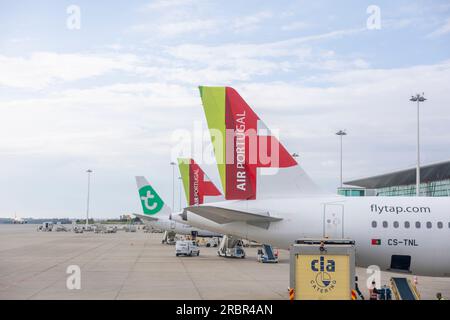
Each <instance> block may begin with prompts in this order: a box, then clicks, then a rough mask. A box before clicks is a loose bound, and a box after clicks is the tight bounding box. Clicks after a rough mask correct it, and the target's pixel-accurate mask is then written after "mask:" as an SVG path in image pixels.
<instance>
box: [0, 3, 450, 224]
mask: <svg viewBox="0 0 450 320" xmlns="http://www.w3.org/2000/svg"><path fill="white" fill-rule="evenodd" d="M70 5H76V6H78V7H79V8H80V12H81V15H80V18H81V20H80V21H81V22H80V23H81V24H80V26H81V28H80V29H79V30H78V29H77V30H70V29H68V28H67V26H66V21H67V19H68V17H69V14H68V13H67V12H66V10H67V8H68V7H69V6H70ZM370 5H376V6H378V7H379V8H380V13H381V15H380V17H381V20H380V23H381V24H380V26H381V28H380V29H377V30H369V29H367V26H366V21H367V19H368V17H369V16H370V14H368V13H367V12H366V10H367V8H368V6H370ZM0 6H1V9H2V10H0V20H1V21H2V29H1V31H0V88H1V94H0V115H1V116H0V132H1V136H2V139H1V140H0V154H1V158H2V166H1V168H0V193H1V194H2V199H3V200H2V201H1V202H0V216H4V217H9V216H13V215H14V212H17V214H18V215H20V216H24V217H27V216H36V217H44V216H47V217H48V216H68V217H76V216H83V214H84V210H85V189H86V186H85V184H86V176H85V173H84V171H85V170H86V169H87V168H92V169H93V170H94V171H95V173H94V177H93V191H92V192H93V194H92V213H93V214H94V216H97V217H108V216H118V215H119V214H122V213H125V212H136V211H138V210H140V209H139V202H138V198H137V196H136V191H135V186H134V179H133V176H134V175H141V174H144V175H147V176H148V177H149V179H151V180H152V181H154V183H155V185H156V186H157V188H158V189H159V190H161V194H162V196H163V197H164V198H165V199H167V201H168V202H170V199H171V179H172V176H171V172H172V171H171V168H170V166H169V165H168V163H169V162H170V160H171V153H172V151H173V149H174V144H176V141H175V142H174V140H173V133H174V132H177V130H187V131H192V128H193V126H194V124H195V123H196V121H197V122H199V121H200V122H203V123H204V116H203V114H202V110H201V106H200V99H199V97H198V92H197V89H196V88H197V86H198V85H200V84H206V85H230V86H233V87H235V88H236V89H237V90H238V91H239V92H240V93H241V94H242V95H243V96H244V98H245V99H246V100H247V102H249V104H250V105H252V106H253V107H254V109H255V110H256V111H257V112H258V114H259V115H260V117H261V118H262V119H264V121H265V122H266V123H267V124H268V125H269V126H270V127H271V128H272V129H280V137H281V140H282V141H283V142H284V144H285V145H286V146H287V147H288V149H289V150H290V151H292V152H294V151H295V152H298V153H300V155H301V157H300V161H301V163H302V164H303V166H304V168H305V169H306V170H307V171H308V172H309V173H310V175H311V176H312V177H313V178H314V179H315V180H317V182H318V183H319V184H321V185H322V186H323V187H324V188H325V189H327V190H330V191H333V190H335V187H336V186H337V184H338V176H339V172H338V167H339V163H338V153H337V151H338V144H337V139H336V137H335V136H334V132H336V131H337V130H339V129H341V128H345V129H347V130H348V132H349V135H348V136H347V137H346V139H345V148H344V149H345V154H344V160H345V164H344V177H346V178H349V179H350V178H355V177H360V176H367V175H371V174H377V173H380V172H386V171H389V170H393V169H398V168H404V167H409V166H412V165H414V159H415V140H414V139H415V133H414V128H415V118H414V113H413V112H411V111H412V108H413V106H412V105H411V103H410V102H409V101H408V97H409V95H410V94H413V93H416V92H422V91H424V92H425V94H426V96H427V97H428V98H429V100H428V101H427V102H426V104H425V105H424V107H423V111H422V127H421V128H422V140H423V148H422V151H423V161H424V162H434V161H441V160H446V159H449V158H450V154H449V151H448V150H450V148H449V147H450V130H449V129H448V128H449V127H450V126H449V123H450V111H449V110H448V105H449V103H450V98H449V97H447V96H448V94H447V92H448V86H449V85H448V84H449V83H450V50H449V49H450V48H449V44H450V41H449V40H450V4H449V3H448V1H377V2H368V1H340V2H339V3H338V4H337V3H336V1H315V2H311V1H276V2H275V1H227V2H226V3H224V2H223V1H205V0H197V1H192V0H184V1H182V0H156V1H126V2H124V1H120V2H119V1H116V2H112V1H74V2H72V1H39V2H37V1H20V2H12V1H8V2H7V1H2V2H1V4H0ZM209 173H210V175H211V176H212V178H213V180H215V179H217V177H215V174H216V172H215V171H214V169H213V166H211V169H210V172H209ZM29 190H33V192H30V191H29ZM177 192H178V190H177ZM176 197H177V198H178V194H177V195H176Z"/></svg>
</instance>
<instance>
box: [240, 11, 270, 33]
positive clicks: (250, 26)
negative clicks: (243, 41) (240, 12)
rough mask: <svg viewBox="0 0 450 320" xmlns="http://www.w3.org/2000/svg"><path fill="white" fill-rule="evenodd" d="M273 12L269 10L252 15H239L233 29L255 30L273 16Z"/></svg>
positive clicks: (242, 30)
mask: <svg viewBox="0 0 450 320" xmlns="http://www.w3.org/2000/svg"><path fill="white" fill-rule="evenodd" d="M272 16H273V15H272V13H271V12H269V11H260V12H257V13H254V14H251V15H247V16H243V17H237V18H235V19H234V22H233V29H234V30H235V31H236V32H244V31H253V30H255V29H256V28H258V27H259V25H260V24H261V23H262V22H263V21H264V20H267V19H270V18H272Z"/></svg>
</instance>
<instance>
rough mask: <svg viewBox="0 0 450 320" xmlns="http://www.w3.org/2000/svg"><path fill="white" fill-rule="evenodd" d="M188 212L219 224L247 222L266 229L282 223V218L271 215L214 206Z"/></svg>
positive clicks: (199, 207)
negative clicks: (277, 222) (272, 224)
mask: <svg viewBox="0 0 450 320" xmlns="http://www.w3.org/2000/svg"><path fill="white" fill-rule="evenodd" d="M185 210H186V211H189V212H192V213H194V214H196V215H199V216H201V217H203V218H206V219H208V220H211V221H214V222H216V223H219V224H225V223H230V222H246V223H248V224H251V225H254V226H258V227H261V228H264V229H267V228H268V227H269V224H270V222H276V221H281V220H282V219H281V218H277V217H272V216H270V215H269V213H267V212H266V213H262V214H259V213H249V212H243V211H238V210H233V209H227V208H220V207H213V206H192V207H187V208H186V209H185Z"/></svg>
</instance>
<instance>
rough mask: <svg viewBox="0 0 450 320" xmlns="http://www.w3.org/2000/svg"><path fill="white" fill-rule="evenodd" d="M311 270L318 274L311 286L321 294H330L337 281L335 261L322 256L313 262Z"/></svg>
mask: <svg viewBox="0 0 450 320" xmlns="http://www.w3.org/2000/svg"><path fill="white" fill-rule="evenodd" d="M311 270H312V271H313V272H315V273H316V276H315V278H314V279H313V280H311V286H312V288H313V289H314V290H316V291H317V292H320V293H328V292H330V291H332V290H333V289H334V288H335V286H336V280H334V279H333V275H334V272H335V270H336V263H335V261H334V260H326V263H325V258H324V257H323V256H321V257H320V258H319V259H314V260H312V261H311Z"/></svg>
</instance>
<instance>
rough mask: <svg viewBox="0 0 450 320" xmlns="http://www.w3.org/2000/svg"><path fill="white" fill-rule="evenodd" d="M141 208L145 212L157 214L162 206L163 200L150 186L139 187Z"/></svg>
mask: <svg viewBox="0 0 450 320" xmlns="http://www.w3.org/2000/svg"><path fill="white" fill-rule="evenodd" d="M139 197H140V198H141V204H142V209H143V211H144V213H145V214H157V213H158V212H159V211H161V209H162V208H163V206H164V201H162V199H161V198H160V197H159V196H158V194H157V193H156V192H155V190H153V188H152V187H151V186H145V187H142V188H141V189H139Z"/></svg>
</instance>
